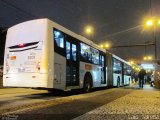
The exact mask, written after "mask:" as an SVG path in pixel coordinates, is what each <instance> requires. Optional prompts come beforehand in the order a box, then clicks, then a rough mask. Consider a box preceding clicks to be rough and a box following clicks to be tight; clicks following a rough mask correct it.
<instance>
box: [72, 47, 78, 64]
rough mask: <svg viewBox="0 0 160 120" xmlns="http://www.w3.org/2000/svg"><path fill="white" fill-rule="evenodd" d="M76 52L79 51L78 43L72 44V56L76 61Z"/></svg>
mask: <svg viewBox="0 0 160 120" xmlns="http://www.w3.org/2000/svg"><path fill="white" fill-rule="evenodd" d="M76 52H77V48H76V45H75V44H72V58H73V60H74V61H76Z"/></svg>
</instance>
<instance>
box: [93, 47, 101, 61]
mask: <svg viewBox="0 0 160 120" xmlns="http://www.w3.org/2000/svg"><path fill="white" fill-rule="evenodd" d="M92 62H93V64H99V51H98V50H96V49H93V48H92Z"/></svg>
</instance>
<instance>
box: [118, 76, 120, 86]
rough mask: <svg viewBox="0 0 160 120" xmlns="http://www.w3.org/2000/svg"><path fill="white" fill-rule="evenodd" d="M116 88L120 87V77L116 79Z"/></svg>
mask: <svg viewBox="0 0 160 120" xmlns="http://www.w3.org/2000/svg"><path fill="white" fill-rule="evenodd" d="M117 87H120V77H119V76H118V77H117Z"/></svg>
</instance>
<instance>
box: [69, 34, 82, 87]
mask: <svg viewBox="0 0 160 120" xmlns="http://www.w3.org/2000/svg"><path fill="white" fill-rule="evenodd" d="M73 40H75V41H73ZM78 49H79V46H78V42H77V41H76V39H74V38H72V37H67V39H66V86H79V57H78V56H79V55H78Z"/></svg>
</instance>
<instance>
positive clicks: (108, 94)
mask: <svg viewBox="0 0 160 120" xmlns="http://www.w3.org/2000/svg"><path fill="white" fill-rule="evenodd" d="M10 90H11V89H10ZM10 90H8V91H10ZM0 91H2V90H0ZM12 91H18V92H15V93H16V94H15V93H8V92H6V90H3V92H2V93H3V94H2V93H1V94H0V98H3V100H0V105H1V106H2V107H1V108H0V114H3V117H5V115H6V114H12V115H13V114H14V115H18V118H19V119H25V120H28V119H30V120H34V119H39V120H45V119H47V120H48V119H51V120H52V119H53V118H54V119H63V120H64V119H65V120H70V119H73V118H76V117H78V116H80V115H83V114H85V113H87V112H89V111H91V110H94V109H96V108H97V107H100V106H102V105H104V104H107V103H110V102H112V101H114V100H116V99H118V98H120V97H123V96H125V95H127V94H129V93H131V92H132V91H133V90H130V89H127V90H124V89H123V88H118V89H117V88H113V89H104V90H98V91H97V90H96V91H93V92H91V93H87V94H82V93H81V92H80V91H74V92H66V93H58V94H54V93H53V94H50V93H47V92H46V91H37V90H29V89H24V90H22V89H21V90H19V89H14V90H12ZM4 93H6V94H4ZM10 95H11V96H10ZM9 96H10V97H9ZM8 103H9V104H8Z"/></svg>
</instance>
